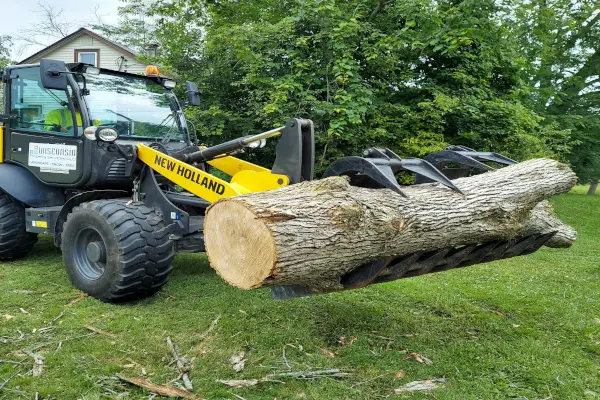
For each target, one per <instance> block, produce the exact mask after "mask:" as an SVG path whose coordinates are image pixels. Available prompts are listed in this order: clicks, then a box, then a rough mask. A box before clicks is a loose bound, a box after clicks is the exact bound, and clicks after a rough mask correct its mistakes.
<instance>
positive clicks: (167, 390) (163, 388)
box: [117, 375, 202, 400]
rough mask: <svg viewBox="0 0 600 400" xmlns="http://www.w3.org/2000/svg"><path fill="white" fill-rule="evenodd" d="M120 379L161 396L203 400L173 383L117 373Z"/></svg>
mask: <svg viewBox="0 0 600 400" xmlns="http://www.w3.org/2000/svg"><path fill="white" fill-rule="evenodd" d="M117 376H118V377H119V379H121V380H122V381H125V382H128V383H131V384H132V385H135V386H139V387H141V388H144V389H146V390H148V391H149V392H152V393H156V394H157V395H159V396H164V397H171V398H178V397H182V398H184V399H189V400H202V398H201V397H198V396H196V395H194V394H193V393H190V392H188V391H187V390H184V389H179V388H176V387H175V386H171V385H157V384H155V383H152V382H150V381H149V380H148V379H144V378H135V377H126V376H123V375H117Z"/></svg>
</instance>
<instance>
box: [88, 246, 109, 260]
mask: <svg viewBox="0 0 600 400" xmlns="http://www.w3.org/2000/svg"><path fill="white" fill-rule="evenodd" d="M86 253H87V258H88V260H90V262H93V263H97V262H102V263H104V262H106V247H105V246H104V243H103V242H101V241H97V242H90V243H89V244H88V245H87V249H86Z"/></svg>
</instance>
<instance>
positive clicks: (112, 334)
mask: <svg viewBox="0 0 600 400" xmlns="http://www.w3.org/2000/svg"><path fill="white" fill-rule="evenodd" d="M84 328H85V329H87V330H88V331H92V332H94V333H97V334H98V335H103V336H108V337H111V338H117V337H119V335H117V334H116V333H110V332H106V331H103V330H102V329H98V328H94V327H93V326H89V325H85V326H84Z"/></svg>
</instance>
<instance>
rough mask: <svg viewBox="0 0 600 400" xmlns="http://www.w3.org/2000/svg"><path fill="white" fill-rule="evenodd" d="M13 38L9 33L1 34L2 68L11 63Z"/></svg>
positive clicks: (0, 62)
mask: <svg viewBox="0 0 600 400" xmlns="http://www.w3.org/2000/svg"><path fill="white" fill-rule="evenodd" d="M11 45H12V38H11V37H10V36H8V35H0V69H2V68H4V67H6V66H7V65H8V64H9V63H10V46H11Z"/></svg>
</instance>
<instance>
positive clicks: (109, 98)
mask: <svg viewBox="0 0 600 400" xmlns="http://www.w3.org/2000/svg"><path fill="white" fill-rule="evenodd" d="M148 72H149V73H148V74H147V75H145V76H142V75H134V74H130V73H125V72H116V71H111V70H105V69H100V68H96V67H93V66H90V65H86V64H83V63H67V64H65V63H64V62H61V61H55V60H48V59H43V60H41V62H40V64H39V65H17V66H10V67H7V68H6V69H5V70H4V71H3V74H2V82H3V87H4V103H5V109H4V114H3V115H1V118H2V122H3V126H2V127H0V260H2V261H7V260H12V259H17V258H20V257H24V256H26V255H27V254H28V253H29V252H31V251H32V249H33V247H34V244H35V243H36V241H37V236H38V235H39V234H49V235H53V237H54V244H55V245H56V246H58V247H60V248H61V249H62V254H63V260H64V264H65V267H66V269H67V273H68V275H69V277H70V279H71V281H72V282H73V284H74V285H75V286H76V287H78V288H79V289H81V290H82V291H84V292H86V293H88V294H89V295H90V296H93V297H96V298H98V299H100V300H102V301H107V302H119V301H126V300H131V299H136V298H141V297H145V296H150V295H152V294H154V293H155V292H157V291H158V290H160V288H161V287H162V286H163V285H165V283H166V282H167V279H168V276H169V273H170V272H171V270H172V267H171V261H172V260H173V258H174V256H175V254H176V253H177V252H203V251H204V239H203V222H204V215H205V211H206V209H207V207H209V206H210V205H211V203H213V202H215V201H217V200H219V199H221V198H224V197H231V196H237V195H240V194H245V193H250V192H259V191H268V190H273V189H278V188H282V187H284V186H287V185H294V184H297V183H299V182H302V181H307V180H312V179H313V178H314V177H313V169H314V132H313V125H312V122H311V121H309V120H303V119H298V118H292V119H290V120H289V121H287V123H286V124H285V125H284V126H282V127H280V128H277V129H272V130H270V131H267V132H264V133H260V134H255V135H248V136H244V137H240V138H238V139H235V140H231V141H228V142H224V143H221V144H218V145H216V146H213V147H208V148H206V147H203V146H198V145H196V144H195V135H193V134H191V133H190V130H189V126H190V124H189V123H188V122H187V121H186V118H185V116H184V112H183V107H182V105H181V103H180V101H179V100H178V99H177V98H176V96H175V95H174V94H173V88H174V87H175V82H174V81H172V80H169V79H166V78H164V77H161V76H160V75H159V74H158V71H157V70H156V69H155V68H149V70H148ZM186 99H187V103H188V106H196V105H198V104H199V103H200V93H199V92H198V89H197V86H196V85H195V84H194V83H192V82H187V84H186ZM273 138H278V140H279V142H278V144H277V148H276V157H275V160H274V163H273V166H272V167H271V168H270V169H269V168H264V167H262V166H259V165H255V164H252V163H249V162H247V161H244V160H242V159H240V158H236V157H233V156H232V154H236V153H243V152H244V149H246V148H260V147H262V146H264V143H265V141H266V140H269V139H273ZM427 160H428V161H427ZM427 160H420V159H404V158H400V157H398V156H397V155H396V154H394V153H393V152H392V151H390V150H388V149H379V148H371V149H367V150H365V152H364V154H363V155H362V156H360V157H358V156H351V157H344V158H341V159H339V160H337V161H335V162H334V163H333V164H332V165H331V166H330V167H329V168H328V170H327V172H326V173H325V176H333V175H347V176H349V177H350V182H351V184H352V185H356V186H363V187H369V188H387V189H391V190H393V191H396V192H398V193H402V188H401V186H399V184H398V182H397V181H396V178H395V175H396V174H397V173H399V172H400V171H412V172H414V173H416V174H417V177H416V181H417V182H432V181H435V182H439V183H441V184H443V185H445V186H447V187H449V188H451V189H453V190H455V191H458V188H456V187H455V186H454V184H453V183H452V181H451V180H450V178H452V179H454V178H455V177H457V176H462V175H468V174H469V173H472V172H473V171H474V170H489V169H492V168H491V167H490V166H488V165H487V164H485V163H483V162H487V161H492V162H494V163H498V164H504V165H507V164H512V163H513V161H512V160H510V159H508V158H506V157H503V156H501V155H499V154H496V153H481V152H476V151H473V150H471V149H468V148H464V147H456V146H454V147H450V148H448V149H446V150H445V151H441V152H438V153H434V154H432V155H430V156H429V157H427ZM449 163H451V164H452V165H453V166H455V167H456V166H459V167H458V168H446V167H447V166H448V164H449ZM211 167H212V168H216V169H218V170H220V171H222V172H224V173H225V174H227V175H230V176H231V180H230V181H226V180H223V179H220V178H218V177H217V176H215V175H212V174H211V173H210V172H209V171H210V168H211ZM438 168H440V169H441V170H440V169H438ZM528 243H529V244H528V245H527V246H524V245H523V244H522V243H521V244H520V245H519V244H518V243H517V244H515V245H514V246H512V247H511V246H501V247H499V249H498V250H496V251H495V252H494V250H493V247H489V246H488V247H487V248H486V247H485V244H482V245H481V246H477V247H473V248H472V249H471V250H470V252H469V253H468V254H467V252H464V251H463V253H464V254H462V257H461V258H457V259H456V260H454V259H453V260H452V263H451V267H453V268H454V267H460V266H464V265H471V264H475V263H479V262H487V261H491V260H494V259H499V258H506V257H512V256H517V255H520V254H526V253H530V252H532V251H535V250H537V248H539V247H540V246H542V245H543V244H544V243H543V241H540V240H537V241H534V242H531V241H530V242H528ZM440 257H442V258H443V255H440ZM440 257H437V258H436V257H435V255H431V254H430V255H428V259H435V260H436V262H437V263H439V262H440V261H443V260H441V259H440ZM455 258H456V257H455ZM414 261H415V262H417V261H419V260H416V259H415V260H414ZM419 262H420V263H421V264H420V265H422V266H423V268H425V269H427V268H428V269H429V270H428V271H425V272H434V268H433V267H428V264H427V260H425V259H424V260H420V261H419ZM393 263H394V258H393V257H391V258H386V259H383V260H380V261H377V262H375V263H372V264H369V265H365V266H363V267H361V268H358V269H357V270H355V271H353V272H352V273H350V274H348V276H346V277H345V278H344V282H345V284H347V285H348V288H352V287H360V286H361V283H363V282H364V281H365V280H367V279H368V280H370V281H371V282H372V281H374V280H377V276H376V274H374V273H373V271H375V270H377V268H375V267H376V266H378V265H381V264H385V265H390V264H393ZM379 270H381V269H379ZM401 277H403V276H390V275H386V276H384V277H381V278H380V279H381V281H388V280H392V279H398V278H401ZM273 293H274V296H275V297H276V298H290V297H296V296H301V295H304V294H305V293H304V292H303V291H302V290H301V289H298V288H294V287H280V288H274V290H273Z"/></svg>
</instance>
